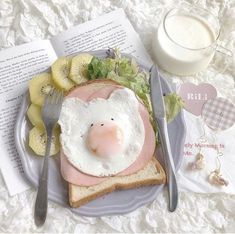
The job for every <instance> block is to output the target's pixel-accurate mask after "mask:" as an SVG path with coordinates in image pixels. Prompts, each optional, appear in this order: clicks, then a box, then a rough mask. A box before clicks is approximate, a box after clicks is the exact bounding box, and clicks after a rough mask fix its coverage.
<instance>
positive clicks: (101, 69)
mask: <svg viewBox="0 0 235 234" xmlns="http://www.w3.org/2000/svg"><path fill="white" fill-rule="evenodd" d="M87 73H88V79H89V80H94V79H105V78H106V79H112V80H114V81H116V82H118V83H119V84H121V85H123V86H125V87H127V88H130V89H132V90H133V91H134V92H135V94H136V95H137V96H138V97H139V98H140V99H141V100H142V102H143V103H144V105H145V106H146V107H147V109H148V111H149V114H150V118H151V122H152V123H153V126H155V124H154V121H153V116H152V106H151V101H150V87H149V81H148V80H149V73H148V72H146V71H141V70H140V69H139V67H138V65H137V63H136V62H135V60H133V59H129V58H126V57H121V55H120V52H119V51H118V50H116V51H115V56H114V57H110V58H103V59H102V58H97V57H93V58H92V60H91V62H90V64H89V65H88V72H87ZM164 101H165V106H166V118H167V121H168V123H169V122H171V121H172V120H173V119H174V118H175V117H176V116H177V114H178V113H179V112H180V110H181V109H182V107H183V101H182V99H181V98H180V97H179V96H178V95H177V94H175V93H173V94H167V95H166V96H164ZM155 130H156V126H155Z"/></svg>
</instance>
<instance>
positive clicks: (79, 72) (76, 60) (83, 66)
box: [69, 54, 93, 84]
mask: <svg viewBox="0 0 235 234" xmlns="http://www.w3.org/2000/svg"><path fill="white" fill-rule="evenodd" d="M92 58H93V56H92V55H90V54H79V55H77V56H75V57H73V59H72V64H71V68H70V73H69V77H70V79H71V80H73V81H74V82H75V83H76V84H80V83H82V82H85V81H87V67H88V64H89V63H90V62H91V60H92Z"/></svg>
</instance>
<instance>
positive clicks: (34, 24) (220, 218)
mask: <svg viewBox="0 0 235 234" xmlns="http://www.w3.org/2000/svg"><path fill="white" fill-rule="evenodd" d="M182 2H186V1H182ZM187 2H191V3H198V4H200V5H201V6H203V7H206V8H207V9H208V10H210V11H212V12H214V13H215V14H216V15H219V17H220V21H221V23H222V24H223V27H222V31H221V38H222V39H225V38H226V39H227V40H226V41H225V44H226V46H227V47H229V48H230V49H233V50H234V48H235V23H234V22H235V2H234V1H232V0H231V1H229V0H226V1H222V0H213V1H206V0H195V1H194V0H188V1H187ZM178 3H179V1H178V0H158V1H154V0H152V1H147V0H146V1H143V0H126V1H125V0H116V1H115V0H113V1H111V0H110V1H108V0H107V1H105V0H97V1H92V0H86V1H85V0H84V1H72V0H51V1H41V0H21V1H17V0H15V1H14V0H1V3H0V48H1V49H3V48H7V47H11V46H14V45H19V44H22V43H25V42H29V41H33V40H36V39H38V38H42V39H44V38H50V37H51V36H53V35H56V34H57V33H59V32H61V31H63V30H65V29H67V28H69V27H70V26H73V25H77V24H79V23H82V22H84V21H86V20H89V19H92V18H95V17H97V16H98V15H102V14H103V13H105V12H109V11H111V10H113V9H116V8H118V7H123V8H124V10H125V12H126V14H127V16H128V18H129V19H130V21H131V22H132V24H133V26H134V28H135V29H136V31H137V32H138V33H139V34H140V37H141V39H142V41H143V43H144V44H145V46H146V48H147V50H148V51H149V53H150V54H151V55H152V53H151V38H152V34H153V32H154V30H155V29H156V27H157V25H158V23H159V21H160V19H161V18H162V16H163V14H164V12H165V11H166V10H167V9H169V8H171V7H174V6H176V5H177V4H178ZM223 65H224V59H222V58H221V57H220V56H218V57H216V58H215V59H214V61H213V63H212V66H210V68H208V69H207V71H205V72H201V73H199V74H197V75H196V76H194V77H193V76H192V77H187V78H181V79H180V78H178V77H173V78H172V77H171V76H170V75H168V74H166V73H163V75H164V76H165V77H168V80H171V81H173V83H175V84H180V83H182V82H184V81H191V82H194V83H197V82H201V81H205V82H209V83H211V84H212V85H213V86H215V87H216V89H217V90H218V92H220V93H221V94H223V96H225V97H230V99H232V101H233V102H235V94H234V87H235V83H234V79H233V76H235V69H234V67H235V66H234V65H233V64H232V63H231V64H230V65H229V66H228V69H227V70H226V71H225V72H224V74H218V75H216V74H217V73H218V71H219V70H222V68H223ZM170 77H171V78H170ZM35 196H36V192H35V190H34V189H31V190H29V191H26V192H24V193H22V194H19V195H17V196H14V197H12V198H10V197H9V196H8V192H7V190H6V187H5V185H4V182H3V180H2V178H1V177H0V232H36V231H37V232H54V233H61V232H77V233H89V232H91V233H92V232H120V233H122V232H131V233H139V232H197V233H203V232H207V233H208V232H235V199H234V198H235V196H232V195H226V194H196V193H185V192H184V193H180V200H179V207H178V209H177V211H176V212H175V213H168V211H167V197H166V193H165V192H164V193H162V194H160V195H159V196H158V198H157V199H156V200H155V201H154V202H152V203H151V204H149V205H146V206H143V207H141V208H139V209H138V210H136V211H134V212H132V213H130V214H127V215H118V216H112V217H102V218H86V217H81V216H78V215H75V214H73V213H72V212H71V211H70V210H69V209H65V208H63V207H61V206H59V205H57V204H54V203H52V202H49V210H48V218H47V222H46V224H45V225H44V227H42V228H39V229H37V228H36V227H35V226H34V222H33V205H34V201H35Z"/></svg>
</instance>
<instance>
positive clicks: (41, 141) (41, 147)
mask: <svg viewBox="0 0 235 234" xmlns="http://www.w3.org/2000/svg"><path fill="white" fill-rule="evenodd" d="M59 136H60V128H59V126H56V127H55V128H54V130H53V136H52V143H51V151H50V155H54V154H57V153H58V152H59V150H60V142H59ZM29 146H30V147H31V149H32V150H33V151H34V152H35V153H36V154H37V155H40V156H44V155H45V151H46V133H45V130H44V129H43V128H40V127H37V126H36V127H34V128H33V129H31V130H30V132H29Z"/></svg>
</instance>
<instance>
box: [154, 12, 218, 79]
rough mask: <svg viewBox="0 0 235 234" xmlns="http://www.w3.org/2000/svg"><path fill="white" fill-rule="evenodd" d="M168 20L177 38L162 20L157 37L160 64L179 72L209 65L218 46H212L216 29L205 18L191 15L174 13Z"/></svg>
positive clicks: (186, 71) (179, 73) (201, 68)
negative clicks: (164, 26)
mask: <svg viewBox="0 0 235 234" xmlns="http://www.w3.org/2000/svg"><path fill="white" fill-rule="evenodd" d="M165 22H166V30H167V33H168V35H169V37H170V38H171V39H172V40H173V41H174V42H173V41H172V40H171V39H170V38H169V37H168V36H167V34H166V32H165V31H164V28H163V23H161V24H160V26H159V28H158V30H157V33H156V35H155V37H154V41H153V49H154V54H155V58H156V60H157V63H158V65H159V66H160V67H162V68H163V69H164V70H166V71H168V72H171V73H174V74H177V75H191V74H195V73H197V72H199V71H201V70H203V69H205V68H206V67H207V66H208V64H209V63H210V61H211V59H212V57H213V55H214V49H213V48H212V47H208V46H210V45H211V44H212V43H213V42H214V41H215V33H214V31H213V29H212V28H211V27H210V26H209V25H208V24H207V23H206V22H205V21H203V20H202V19H200V18H197V17H194V16H189V15H173V16H170V17H168V18H167V19H166V21H165ZM184 47H185V48H184ZM187 48H190V49H187ZM202 48H205V49H202Z"/></svg>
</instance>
